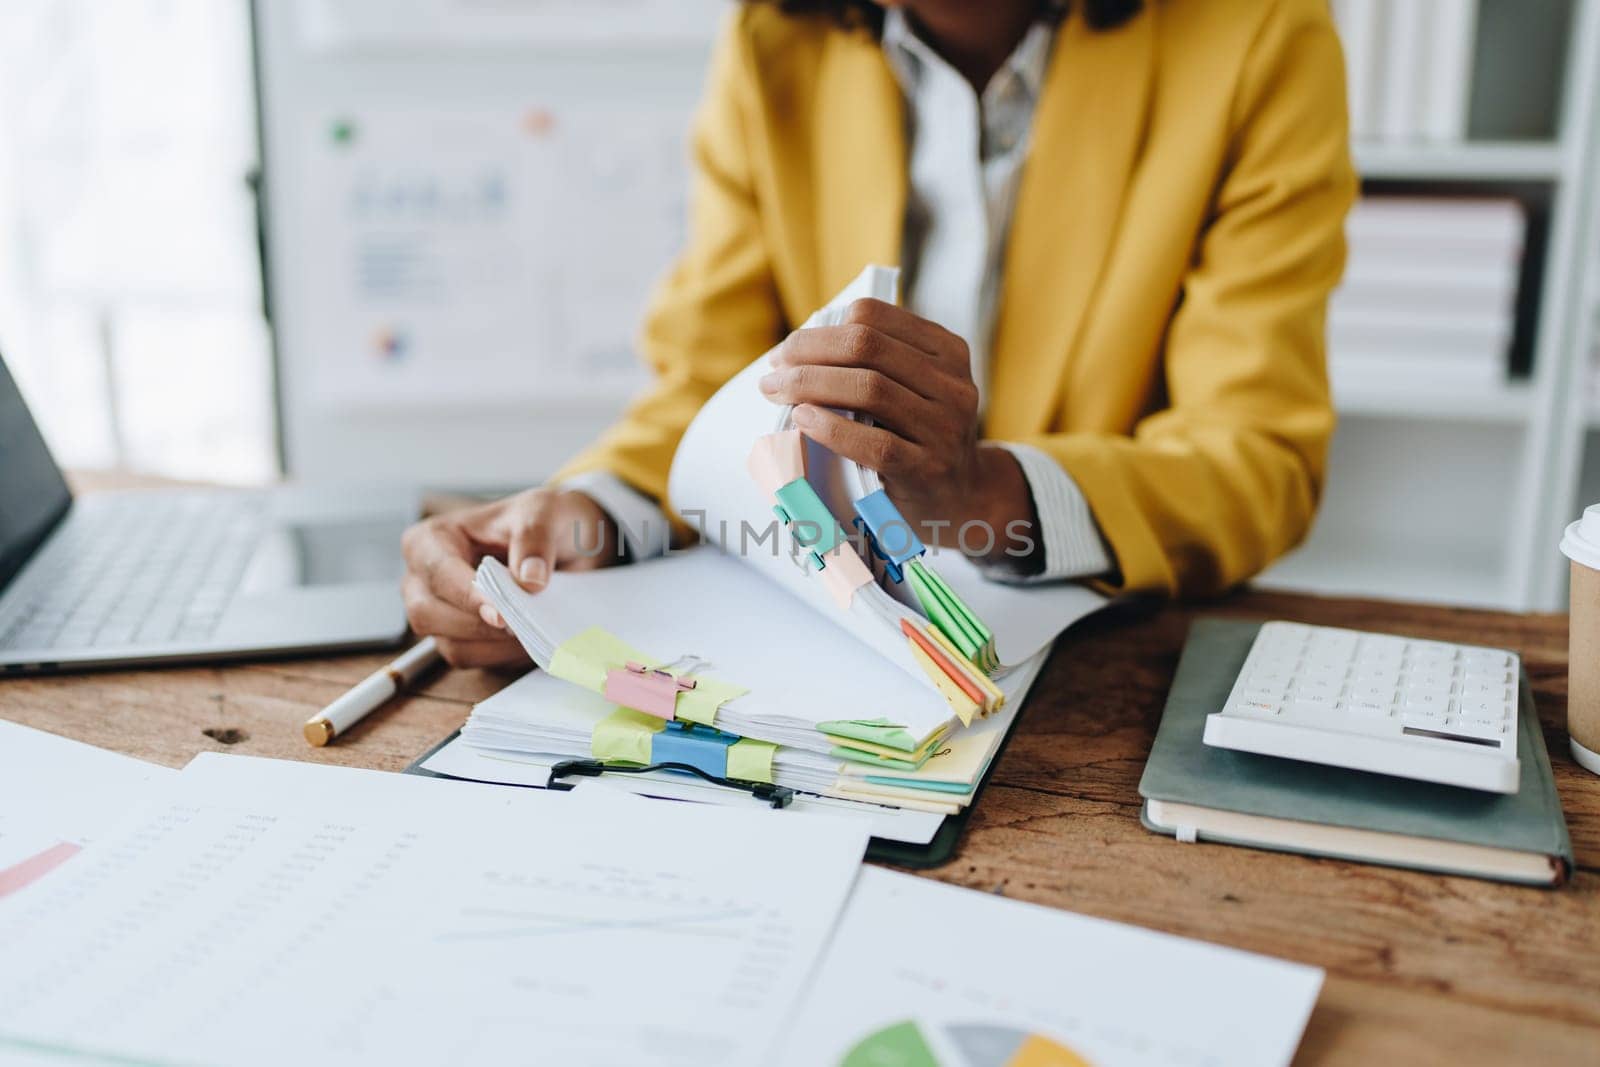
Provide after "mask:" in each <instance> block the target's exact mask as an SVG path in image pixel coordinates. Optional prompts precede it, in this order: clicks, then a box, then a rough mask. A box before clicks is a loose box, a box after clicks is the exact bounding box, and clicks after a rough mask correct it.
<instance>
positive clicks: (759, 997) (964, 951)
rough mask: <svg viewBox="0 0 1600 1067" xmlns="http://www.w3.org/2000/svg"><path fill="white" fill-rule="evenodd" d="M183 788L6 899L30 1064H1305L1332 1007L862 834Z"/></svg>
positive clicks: (391, 781) (334, 770) (532, 799)
mask: <svg viewBox="0 0 1600 1067" xmlns="http://www.w3.org/2000/svg"><path fill="white" fill-rule="evenodd" d="M15 736H18V737H21V736H22V735H20V734H18V735H15ZM11 739H13V738H12V736H10V735H8V738H7V740H11ZM35 740H36V739H28V738H26V737H23V738H22V742H21V743H22V744H24V745H28V746H30V748H31V750H32V751H33V752H34V753H35V754H37V755H40V756H42V757H44V758H45V759H47V760H49V761H51V762H53V763H54V764H55V765H56V766H57V767H62V768H64V767H66V766H67V763H65V762H63V760H66V761H69V762H71V761H78V760H79V759H80V758H82V759H84V760H94V759H97V758H98V757H107V759H109V760H110V762H107V763H105V764H104V765H105V766H112V765H113V764H115V763H116V762H118V760H119V757H111V756H109V754H106V753H95V752H94V750H90V749H85V748H83V746H77V749H79V751H76V752H69V751H68V750H67V749H62V748H59V747H55V746H52V745H48V744H47V745H45V746H39V745H36V744H35V743H34V741H35ZM68 744H70V743H68ZM4 751H6V750H5V749H0V752H4ZM10 751H12V752H20V751H21V749H20V748H13V749H11V750H10ZM85 753H92V754H91V755H87V756H86V755H85ZM79 765H80V766H87V763H80V764H79ZM112 773H113V774H116V773H117V772H115V771H113V772H112ZM157 777H158V779H160V780H159V781H158V782H156V783H155V785H154V786H153V787H151V788H150V789H148V790H146V791H145V794H146V795H145V796H144V798H143V800H142V801H136V800H135V798H134V796H133V795H131V794H129V793H127V792H125V791H124V790H123V789H121V788H119V789H117V790H111V791H107V792H105V793H99V792H98V791H96V790H94V789H92V788H91V789H88V790H86V792H87V793H89V794H90V795H96V796H99V797H100V798H101V799H106V798H109V797H111V796H120V797H122V798H123V799H125V800H127V801H129V802H130V803H129V804H128V805H127V810H126V813H125V815H124V817H123V818H121V819H120V820H119V821H118V823H117V825H114V826H110V827H106V828H104V830H103V832H102V833H100V835H99V838H98V840H96V841H95V842H94V843H92V844H90V845H89V846H87V847H86V848H85V849H84V850H83V851H82V852H81V853H80V854H78V855H77V856H75V857H74V858H72V859H71V860H70V861H69V862H67V863H64V864H62V865H60V866H59V867H58V868H57V869H56V870H54V871H53V872H52V873H50V874H48V875H47V876H44V877H41V878H38V879H35V880H34V881H32V882H31V883H30V884H29V885H28V886H26V887H24V888H21V889H19V890H18V891H16V892H15V893H13V894H11V895H10V896H8V897H5V898H3V899H0V948H3V951H0V1059H4V1060H6V1062H11V1061H12V1060H16V1061H18V1062H35V1061H38V1062H45V1061H49V1062H60V1061H65V1060H74V1061H85V1062H89V1061H92V1062H97V1063H98V1062H108V1063H109V1062H115V1063H134V1062H138V1063H215V1064H229V1065H250V1064H281V1063H335V1062H337V1063H348V1064H366V1063H372V1064H391V1063H478V1062H482V1063H506V1062H537V1063H563V1064H574V1065H582V1064H606V1065H609V1064H617V1063H629V1064H658V1065H663V1067H702V1065H711V1067H715V1065H723V1064H730V1065H731V1064H747V1063H769V1062H770V1063H785V1064H789V1063H792V1064H804V1065H807V1067H810V1065H813V1064H818V1065H822V1064H839V1065H842V1067H850V1065H865V1064H890V1063H892V1064H902V1065H906V1067H938V1065H940V1064H948V1065H952V1067H954V1065H957V1064H979V1063H984V1064H991V1063H992V1064H1011V1065H1013V1067H1021V1065H1024V1064H1055V1065H1059V1067H1073V1065H1080V1064H1086V1063H1096V1064H1106V1065H1109V1064H1118V1065H1131V1067H1138V1065H1150V1067H1156V1065H1174V1064H1195V1063H1228V1064H1238V1065H1240V1067H1281V1065H1283V1064H1286V1063H1287V1062H1288V1061H1289V1059H1290V1057H1291V1056H1292V1054H1293V1052H1294V1049H1295V1046H1296V1044H1297V1043H1298V1040H1299V1036H1300V1033H1301V1031H1302V1029H1303V1028H1304V1026H1305V1022H1306V1018H1307V1016H1308V1014H1309V1012H1310V1010H1311V1007H1312V1005H1313V1003H1314V1002H1315V999H1316V995H1317V990H1318V988H1319V985H1320V982H1321V973H1320V972H1319V971H1317V970H1315V969H1314V968H1309V967H1302V966H1297V965H1295V964H1290V963H1283V962H1279V961H1275V960H1270V959H1266V958H1263V957H1259V956H1253V955H1249V954H1246V953H1242V952H1236V951H1233V950H1230V949H1225V948H1218V947H1215V946H1210V945H1205V944H1201V943H1199V942H1193V941H1185V940H1182V939H1179V938H1175V937H1170V936H1166V935H1162V934H1156V933H1152V932H1149V931H1145V930H1139V929H1136V928H1133V927H1127V926H1121V925H1118V924H1115V923H1109V922H1104V921H1101V920H1096V919H1090V918H1085V917H1082V916H1077V915H1072V914H1069V913H1065V912H1058V911H1052V910H1049V909H1046V908H1040V907H1036V906H1032V905H1027V904H1020V903H1016V902H1013V901H1008V900H1003V899H1000V898H997V897H994V896H992V895H989V894H984V893H977V892H973V891H970V890H963V889H958V888H955V887H951V886H945V885H940V884H938V883H936V882H932V881H927V880H923V879H917V878H912V877H909V876H906V875H900V874H894V873H891V872H887V871H881V870H873V869H860V867H859V864H860V860H861V855H862V850H863V848H864V847H865V843H866V831H865V829H864V828H863V827H862V826H861V825H860V824H859V823H852V822H850V821H848V820H841V819H797V818H793V817H790V816H787V815H784V814H779V813H773V812H767V811H763V810H761V809H757V808H748V809H746V810H743V811H730V810H726V809H718V808H716V807H712V806H706V805H698V804H647V803H642V802H640V801H637V800H635V799H633V798H619V797H615V796H613V795H611V794H609V793H607V792H604V791H587V790H579V791H577V792H575V793H558V792H549V791H542V790H516V789H497V788H493V787H487V786H475V785H471V784H465V783H449V782H442V781H438V780H430V779H426V778H416V777H410V776H404V775H393V774H384V773H380V772H375V771H364V770H353V769H347V768H339V767H326V766H317V765H311V764H301V763H288V762H281V761H276V760H262V759H252V758H249V757H239V756H223V755H218V754H214V753H207V754H203V755H201V756H198V757H196V758H195V760H194V761H193V762H192V763H190V765H189V766H188V767H187V768H185V769H184V770H183V771H182V772H181V773H177V772H168V774H167V775H166V776H159V775H158V776H157ZM78 784H80V785H82V784H83V783H78ZM122 786H124V787H125V786H126V783H125V782H124V783H122ZM53 795H54V794H53V793H52V791H51V790H50V789H49V788H48V787H46V788H45V789H44V790H43V792H41V793H39V794H36V797H35V798H36V799H41V800H45V801H48V800H50V799H51V798H52V796H53ZM1152 1019H1154V1020H1160V1025H1159V1026H1152V1025H1151V1020H1152Z"/></svg>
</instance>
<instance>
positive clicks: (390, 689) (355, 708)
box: [305, 637, 439, 748]
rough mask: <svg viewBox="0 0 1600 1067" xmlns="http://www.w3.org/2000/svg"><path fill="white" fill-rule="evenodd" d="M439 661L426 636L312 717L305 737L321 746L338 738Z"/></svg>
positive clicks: (437, 648)
mask: <svg viewBox="0 0 1600 1067" xmlns="http://www.w3.org/2000/svg"><path fill="white" fill-rule="evenodd" d="M438 662H439V646H438V645H437V644H435V643H434V640H433V638H431V637H424V638H423V639H422V640H421V641H418V642H417V643H416V644H414V645H412V646H411V647H410V648H409V649H407V650H406V651H405V652H404V653H403V654H402V655H401V656H400V658H399V659H397V660H395V661H394V662H393V663H391V664H389V665H388V666H387V667H381V668H379V669H378V670H376V671H373V672H372V673H371V674H370V675H368V676H367V678H366V679H365V680H364V681H362V682H361V683H360V684H358V685H357V686H356V687H355V688H354V689H352V690H350V691H349V692H348V693H346V694H345V695H344V696H342V697H340V698H339V699H338V700H335V701H334V702H333V703H332V704H329V705H328V706H327V707H325V708H323V709H322V710H321V711H319V712H317V714H316V715H314V716H312V717H311V719H310V720H309V721H307V722H306V725H305V735H306V740H307V741H309V742H311V743H312V744H313V745H316V746H317V747H318V748H321V747H322V746H323V745H325V744H327V743H328V742H329V741H332V740H333V739H334V738H335V737H338V736H339V735H340V734H342V733H344V732H345V731H346V730H348V729H350V727H352V726H354V725H355V724H356V723H358V722H360V721H361V720H362V719H363V718H365V717H366V715H367V713H368V712H372V711H376V710H377V709H378V708H380V707H382V706H383V704H384V702H385V701H386V700H388V699H389V698H390V697H392V696H394V695H395V694H396V693H398V692H400V690H402V689H404V688H405V687H406V686H408V685H410V684H411V683H412V682H414V681H416V680H417V678H418V677H419V676H420V675H421V674H422V673H423V672H424V671H426V670H427V669H428V668H430V667H432V666H433V665H434V664H436V663H438Z"/></svg>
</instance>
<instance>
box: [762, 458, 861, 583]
mask: <svg viewBox="0 0 1600 1067" xmlns="http://www.w3.org/2000/svg"><path fill="white" fill-rule="evenodd" d="M774 495H775V496H777V498H778V503H777V505H776V506H774V507H773V509H772V511H773V514H775V515H777V516H778V518H779V520H780V521H782V522H783V523H785V524H786V525H788V527H789V529H790V531H791V532H792V533H793V534H794V539H795V540H796V541H797V542H799V544H800V546H801V547H802V548H805V549H808V550H809V551H808V552H807V554H808V555H809V556H810V557H811V561H812V562H813V563H815V564H816V565H817V570H819V571H820V570H822V569H823V568H824V567H826V566H827V564H826V563H824V562H823V559H822V557H823V556H825V555H827V554H828V553H830V552H832V551H833V550H834V549H836V548H838V547H839V543H840V542H841V541H842V540H844V531H843V530H841V529H840V528H839V520H838V519H835V518H834V517H833V512H831V511H829V510H828V505H826V504H824V503H823V502H822V498H821V497H820V496H818V495H817V491H816V490H815V489H813V488H812V486H811V483H810V482H808V481H806V480H805V479H804V478H796V479H795V480H794V481H792V482H790V483H789V484H788V485H785V486H782V487H781V488H779V489H778V491H777V493H776V494H774Z"/></svg>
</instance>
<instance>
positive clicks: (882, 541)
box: [854, 489, 928, 585]
mask: <svg viewBox="0 0 1600 1067" xmlns="http://www.w3.org/2000/svg"><path fill="white" fill-rule="evenodd" d="M855 508H856V517H855V520H854V521H855V526H856V529H858V530H860V531H861V532H863V533H865V534H866V535H867V544H868V545H870V546H871V548H872V554H873V555H874V556H877V557H878V558H879V559H881V560H883V569H884V570H885V571H887V572H888V574H889V577H890V579H891V580H893V581H894V583H895V584H896V585H898V584H899V583H900V582H901V581H902V580H903V579H904V578H905V570H904V567H905V565H906V564H907V563H909V562H911V561H912V560H914V559H916V558H917V557H918V556H920V555H922V554H923V553H924V552H926V551H927V550H928V549H927V547H926V546H925V545H923V543H922V541H921V539H920V538H918V537H917V534H916V531H915V530H913V529H912V528H911V524H910V523H909V522H907V521H906V520H905V519H904V518H903V517H902V516H901V514H900V509H899V508H897V507H895V506H894V502H893V501H891V500H890V499H889V494H888V493H886V492H884V491H883V490H882V489H879V490H878V491H877V492H875V493H869V494H867V495H866V496H864V497H862V498H861V499H860V500H857V501H856V503H855ZM896 545H898V546H899V547H898V548H896V547H895V546H896Z"/></svg>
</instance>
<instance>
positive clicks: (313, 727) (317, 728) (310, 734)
mask: <svg viewBox="0 0 1600 1067" xmlns="http://www.w3.org/2000/svg"><path fill="white" fill-rule="evenodd" d="M305 735H306V740H307V741H309V742H311V744H312V745H314V746H315V747H317V748H321V747H322V746H323V745H326V744H327V743H328V742H329V741H332V740H333V723H331V722H329V721H328V720H327V719H312V720H311V721H310V722H308V723H306V726H305Z"/></svg>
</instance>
